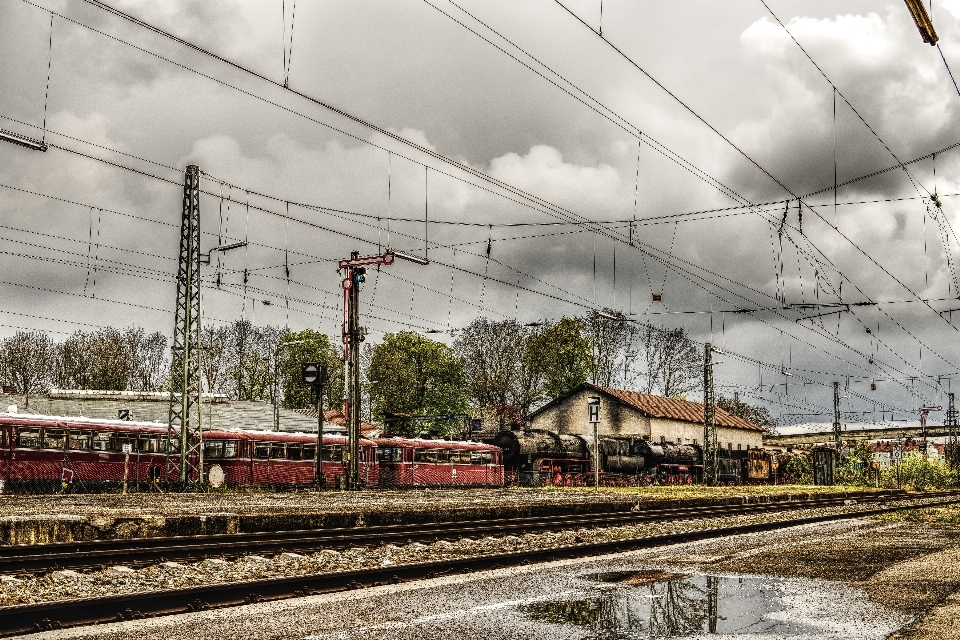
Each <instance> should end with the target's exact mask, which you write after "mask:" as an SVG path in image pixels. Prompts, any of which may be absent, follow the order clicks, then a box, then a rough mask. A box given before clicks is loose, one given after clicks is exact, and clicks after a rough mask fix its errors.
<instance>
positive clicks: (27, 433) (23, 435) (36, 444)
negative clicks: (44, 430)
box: [18, 429, 40, 449]
mask: <svg viewBox="0 0 960 640" xmlns="http://www.w3.org/2000/svg"><path fill="white" fill-rule="evenodd" d="M18 446H20V447H21V448H26V449H39V448H40V429H20V438H19V443H18Z"/></svg>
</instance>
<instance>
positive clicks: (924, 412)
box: [920, 396, 952, 455]
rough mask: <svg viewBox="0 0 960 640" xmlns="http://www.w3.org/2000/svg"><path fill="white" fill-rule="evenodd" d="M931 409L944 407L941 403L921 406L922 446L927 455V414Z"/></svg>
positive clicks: (940, 409)
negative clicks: (934, 405) (933, 405)
mask: <svg viewBox="0 0 960 640" xmlns="http://www.w3.org/2000/svg"><path fill="white" fill-rule="evenodd" d="M951 398H952V396H951ZM931 411H943V407H941V406H939V405H937V406H936V407H920V430H921V432H922V433H923V444H921V445H920V447H921V453H923V455H927V415H928V414H929V413H930V412H931ZM948 417H949V416H948Z"/></svg>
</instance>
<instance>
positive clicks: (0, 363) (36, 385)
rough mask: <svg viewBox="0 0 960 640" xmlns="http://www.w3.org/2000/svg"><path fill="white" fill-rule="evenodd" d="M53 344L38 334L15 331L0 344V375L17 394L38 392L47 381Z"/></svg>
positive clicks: (28, 397)
mask: <svg viewBox="0 0 960 640" xmlns="http://www.w3.org/2000/svg"><path fill="white" fill-rule="evenodd" d="M52 354H53V342H52V341H51V340H50V338H49V337H48V336H47V335H46V334H45V333H41V332H39V331H18V332H17V333H16V334H14V335H13V336H12V337H10V338H7V339H6V340H4V341H3V342H2V343H0V373H2V375H3V378H4V380H6V381H7V382H8V383H10V384H11V385H12V386H13V387H14V388H15V389H16V390H17V392H18V393H22V394H23V395H24V396H26V402H25V403H26V405H27V406H28V407H29V406H30V394H31V393H38V392H42V391H44V390H45V389H46V387H47V385H48V384H49V380H50V373H51V368H52V367H51V363H52Z"/></svg>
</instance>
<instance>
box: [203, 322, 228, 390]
mask: <svg viewBox="0 0 960 640" xmlns="http://www.w3.org/2000/svg"><path fill="white" fill-rule="evenodd" d="M229 344H230V327H227V326H220V327H213V326H210V325H207V326H205V327H203V328H202V329H201V330H200V349H201V351H200V372H201V374H202V375H203V380H204V382H205V383H206V389H207V391H208V392H210V393H225V394H229V393H230V390H229V387H228V379H227V372H228V369H229V353H230V348H229Z"/></svg>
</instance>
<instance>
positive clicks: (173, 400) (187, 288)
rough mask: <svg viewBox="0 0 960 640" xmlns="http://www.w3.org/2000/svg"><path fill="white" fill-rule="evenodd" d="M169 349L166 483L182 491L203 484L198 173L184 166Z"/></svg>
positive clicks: (193, 166)
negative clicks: (173, 483) (175, 484)
mask: <svg viewBox="0 0 960 640" xmlns="http://www.w3.org/2000/svg"><path fill="white" fill-rule="evenodd" d="M172 350H173V362H172V363H171V368H170V371H171V376H170V422H169V426H168V427H167V438H168V439H169V441H170V446H169V447H168V450H167V478H168V479H176V480H177V481H178V482H179V483H180V484H181V485H182V486H183V488H185V489H186V488H189V487H191V486H196V485H199V484H202V483H203V428H202V425H201V419H200V416H201V411H200V393H201V379H200V169H199V167H197V166H196V165H189V166H188V167H187V171H186V179H185V181H184V187H183V217H182V218H181V222H180V266H179V268H178V270H177V309H176V323H175V325H174V329H173V347H172ZM173 442H179V457H178V456H176V455H171V454H176V453H177V452H176V446H175V445H173ZM170 449H173V451H171V450H170ZM178 463H179V464H178Z"/></svg>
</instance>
